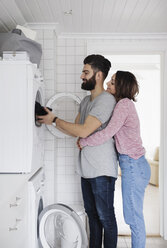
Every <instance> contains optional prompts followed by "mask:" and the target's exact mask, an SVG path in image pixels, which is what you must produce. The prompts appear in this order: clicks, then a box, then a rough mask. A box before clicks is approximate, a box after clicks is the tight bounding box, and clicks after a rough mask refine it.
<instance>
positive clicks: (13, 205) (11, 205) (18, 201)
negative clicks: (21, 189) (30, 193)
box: [9, 196, 21, 208]
mask: <svg viewBox="0 0 167 248" xmlns="http://www.w3.org/2000/svg"><path fill="white" fill-rule="evenodd" d="M20 201H21V198H20V197H17V196H16V201H15V202H14V203H11V204H9V205H10V208H12V207H17V206H18V205H19V203H20Z"/></svg>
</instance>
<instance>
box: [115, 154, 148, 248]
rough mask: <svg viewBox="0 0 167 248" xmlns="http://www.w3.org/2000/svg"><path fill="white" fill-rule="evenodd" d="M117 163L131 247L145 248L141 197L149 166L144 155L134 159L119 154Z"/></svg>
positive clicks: (146, 181)
mask: <svg viewBox="0 0 167 248" xmlns="http://www.w3.org/2000/svg"><path fill="white" fill-rule="evenodd" d="M119 165H120V167H121V174H122V199H123V212H124V219H125V222H126V223H127V224H128V225H129V226H130V229H131V236H132V248H145V241H146V232H145V224H144V217H143V199H144V192H145V188H146V186H147V184H148V182H149V179H150V174H151V171H150V166H149V164H148V162H147V160H146V159H145V157H144V156H142V157H140V158H139V159H137V160H136V159H133V158H130V157H129V156H128V155H121V154H119Z"/></svg>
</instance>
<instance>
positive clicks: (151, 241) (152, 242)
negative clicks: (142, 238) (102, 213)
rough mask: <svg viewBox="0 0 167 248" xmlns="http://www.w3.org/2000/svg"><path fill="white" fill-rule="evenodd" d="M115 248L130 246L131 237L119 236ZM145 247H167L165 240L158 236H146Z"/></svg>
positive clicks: (128, 247)
mask: <svg viewBox="0 0 167 248" xmlns="http://www.w3.org/2000/svg"><path fill="white" fill-rule="evenodd" d="M117 248H131V238H130V237H127V236H119V237H118V245H117ZM146 248H167V240H163V239H162V238H160V237H148V238H147V240H146Z"/></svg>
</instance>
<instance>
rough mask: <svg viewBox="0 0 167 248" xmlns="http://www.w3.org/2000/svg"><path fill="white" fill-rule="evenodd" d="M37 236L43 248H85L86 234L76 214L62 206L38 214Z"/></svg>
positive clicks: (54, 206) (52, 207) (53, 206)
mask: <svg viewBox="0 0 167 248" xmlns="http://www.w3.org/2000/svg"><path fill="white" fill-rule="evenodd" d="M39 219H40V226H39V235H40V242H41V247H43V248H81V247H82V248H86V247H88V240H87V234H86V230H85V227H84V224H83V222H82V220H81V219H80V217H79V216H78V215H77V213H76V212H75V211H74V210H73V209H71V208H70V207H68V206H66V205H63V204H53V205H50V206H48V207H46V208H45V209H44V210H43V211H42V212H41V214H40V217H39Z"/></svg>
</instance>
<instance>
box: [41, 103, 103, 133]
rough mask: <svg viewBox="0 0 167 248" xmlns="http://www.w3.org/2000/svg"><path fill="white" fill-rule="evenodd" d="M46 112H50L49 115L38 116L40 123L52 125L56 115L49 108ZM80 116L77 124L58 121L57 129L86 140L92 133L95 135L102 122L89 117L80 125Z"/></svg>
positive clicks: (76, 120) (77, 118)
mask: <svg viewBox="0 0 167 248" xmlns="http://www.w3.org/2000/svg"><path fill="white" fill-rule="evenodd" d="M45 110H46V111H47V112H48V114H47V115H44V116H38V118H39V119H40V120H39V122H40V123H44V124H47V125H51V124H52V121H53V119H54V117H55V115H54V114H53V113H52V112H51V111H49V110H48V109H47V108H45ZM79 119H80V114H78V115H77V117H76V119H75V123H71V122H67V121H64V120H61V119H59V118H57V119H56V127H57V128H58V129H59V130H61V131H62V132H65V133H66V134H69V135H71V136H76V137H82V138H85V137H87V136H88V135H90V134H91V133H93V132H94V131H95V130H96V129H97V128H99V127H100V126H101V124H102V123H101V122H100V121H99V120H98V119H97V118H96V117H94V116H91V115H88V117H87V118H86V120H85V122H84V124H79Z"/></svg>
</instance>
